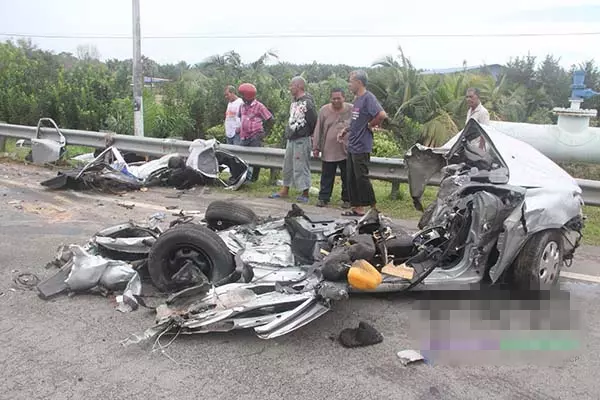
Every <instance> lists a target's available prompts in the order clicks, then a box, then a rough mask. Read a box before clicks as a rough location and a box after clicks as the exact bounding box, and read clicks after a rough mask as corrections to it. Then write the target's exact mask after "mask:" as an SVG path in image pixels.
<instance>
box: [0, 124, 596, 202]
mask: <svg viewBox="0 0 600 400" xmlns="http://www.w3.org/2000/svg"><path fill="white" fill-rule="evenodd" d="M61 132H62V133H63V135H64V136H65V138H66V139H67V145H78V146H89V147H95V148H103V147H104V146H105V143H106V135H107V134H105V133H101V132H89V131H80V130H74V129H61ZM35 136H36V127H33V126H24V125H11V124H0V144H2V142H3V141H4V140H3V138H4V137H12V138H19V139H31V138H34V137H35ZM41 136H42V137H44V138H53V139H58V136H57V134H56V132H55V131H54V130H53V129H48V128H42V129H41ZM112 137H113V138H114V143H113V144H114V146H116V147H117V148H118V149H120V150H124V151H135V152H137V153H140V154H146V155H150V156H163V155H165V154H169V153H179V154H182V155H187V154H188V149H189V146H190V142H188V141H184V140H175V139H155V138H147V137H139V136H128V135H113V136H112ZM0 147H2V146H0ZM221 147H222V148H223V149H224V150H227V151H229V152H231V153H233V154H235V155H237V156H238V157H240V158H242V159H244V160H245V161H246V162H247V163H248V164H250V165H254V166H259V167H264V168H269V169H270V170H271V177H272V179H273V178H274V177H275V172H276V171H278V170H280V169H281V167H282V165H283V156H284V153H285V151H284V150H283V149H275V148H268V147H241V146H232V145H226V144H222V145H221ZM310 168H311V171H313V172H321V162H320V161H319V160H318V159H312V160H311V166H310ZM369 175H370V176H371V178H373V179H377V180H383V181H388V182H391V183H392V189H391V193H390V195H391V197H392V198H393V199H396V198H397V197H398V191H399V187H400V183H405V182H408V174H407V170H406V168H405V165H404V160H402V159H399V158H384V157H372V158H371V164H370V166H369ZM577 183H578V184H579V186H580V187H581V189H582V190H583V197H584V200H585V202H586V204H587V205H593V206H600V181H593V180H589V179H577ZM430 185H435V186H437V185H439V177H438V178H435V177H434V178H433V179H432V180H431V182H430Z"/></svg>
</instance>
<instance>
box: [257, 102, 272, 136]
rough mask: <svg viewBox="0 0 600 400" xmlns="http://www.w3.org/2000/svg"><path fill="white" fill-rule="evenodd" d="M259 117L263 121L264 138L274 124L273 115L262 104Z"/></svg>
mask: <svg viewBox="0 0 600 400" xmlns="http://www.w3.org/2000/svg"><path fill="white" fill-rule="evenodd" d="M260 117H261V118H262V120H263V129H264V131H265V136H268V135H269V134H270V133H271V129H272V128H273V125H274V124H275V118H273V114H272V113H271V111H269V109H268V108H267V106H265V105H264V104H263V105H262V107H260Z"/></svg>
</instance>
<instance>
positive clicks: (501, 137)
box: [441, 119, 581, 193]
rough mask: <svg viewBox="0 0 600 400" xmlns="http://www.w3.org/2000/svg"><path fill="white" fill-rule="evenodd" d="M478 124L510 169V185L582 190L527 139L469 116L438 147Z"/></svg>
mask: <svg viewBox="0 0 600 400" xmlns="http://www.w3.org/2000/svg"><path fill="white" fill-rule="evenodd" d="M473 124H474V125H478V126H479V127H480V128H481V129H482V130H483V131H484V133H485V135H487V137H488V140H489V141H491V142H492V143H493V146H494V147H495V148H496V150H497V151H498V153H499V155H500V157H502V161H504V163H505V164H506V166H507V168H508V171H509V180H508V184H509V185H514V186H523V187H544V188H548V189H552V190H561V191H562V190H573V191H575V192H577V193H581V188H580V187H579V185H578V184H577V181H576V180H575V178H573V177H572V176H571V175H569V174H568V173H567V172H566V171H565V170H564V169H562V168H561V167H559V166H558V165H557V164H556V163H555V162H554V161H552V160H551V159H549V158H548V157H546V156H545V155H544V154H542V153H541V152H540V151H539V150H537V149H536V148H534V147H533V146H531V145H530V144H528V143H525V142H523V141H521V140H519V139H516V138H514V137H512V136H509V135H507V134H505V133H502V132H501V131H499V130H497V129H496V128H494V127H492V126H490V125H479V124H478V123H477V122H476V121H475V120H473V119H471V120H469V122H468V123H467V125H466V126H465V128H464V129H463V130H462V131H460V132H459V133H458V134H456V135H455V136H454V137H453V138H452V139H450V140H449V141H448V142H446V143H445V144H444V145H443V146H441V148H443V149H448V150H450V148H451V147H452V146H453V145H454V144H455V143H456V141H457V140H458V138H459V137H460V136H461V135H462V134H463V132H465V131H466V130H467V129H470V128H471V126H472V125H473Z"/></svg>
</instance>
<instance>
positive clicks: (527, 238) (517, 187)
mask: <svg viewBox="0 0 600 400" xmlns="http://www.w3.org/2000/svg"><path fill="white" fill-rule="evenodd" d="M480 138H483V139H484V141H485V142H486V149H487V150H486V151H485V152H482V151H481V150H480V149H479V148H478V147H477V146H475V147H474V146H473V145H472V143H473V142H474V141H475V142H477V143H479V139H480ZM198 151H200V150H198ZM200 153H202V151H200ZM406 161H407V166H408V168H409V185H410V190H411V196H412V197H413V199H414V202H415V205H416V206H417V207H420V199H421V195H422V193H423V190H424V187H425V185H426V183H427V181H428V180H429V179H430V178H431V177H432V176H433V175H434V174H435V173H436V172H440V171H439V170H440V169H441V173H442V183H441V186H440V190H439V192H438V196H437V198H436V200H435V202H434V203H433V205H432V206H428V207H427V208H426V209H425V208H424V207H420V208H422V209H423V210H425V212H424V213H423V217H422V219H421V224H420V225H421V227H420V230H419V231H418V232H416V233H414V234H408V233H406V232H405V231H403V230H402V229H399V228H397V227H395V226H394V224H393V223H392V221H391V220H389V219H388V218H386V217H385V216H383V215H382V214H381V213H380V212H379V211H377V210H375V209H372V210H370V211H369V212H368V213H367V214H365V215H364V216H363V217H361V218H360V219H359V220H348V219H341V220H336V219H334V218H328V217H324V216H315V215H310V214H308V213H306V212H305V211H304V210H303V209H301V208H300V207H298V206H297V205H295V204H294V205H292V207H291V210H290V211H289V212H288V214H287V215H286V216H284V217H282V218H259V217H258V216H256V214H254V212H252V210H250V209H248V208H247V207H244V206H243V205H240V204H237V203H234V202H231V203H230V202H215V203H213V204H211V205H209V207H208V208H207V210H206V215H205V220H204V221H197V220H196V218H195V217H194V215H183V214H181V215H179V214H178V219H177V220H175V221H172V222H170V223H169V227H168V228H166V229H162V228H160V227H159V226H157V224H156V221H154V223H153V225H152V227H150V226H146V227H142V226H141V225H138V224H135V223H130V224H132V225H129V226H127V225H121V226H117V227H112V228H108V229H107V230H105V231H103V232H102V233H101V234H98V235H95V237H94V238H93V239H92V240H91V243H90V248H89V249H86V250H85V252H84V251H81V250H80V249H79V248H78V247H74V249H75V250H77V258H76V257H75V254H74V257H73V260H71V261H70V262H71V263H73V264H74V263H75V261H77V262H78V263H79V269H78V270H79V271H81V272H80V273H83V272H86V274H85V275H83V276H81V277H78V278H77V279H75V277H76V276H79V275H73V276H72V277H71V275H68V277H67V278H66V279H64V280H63V282H64V283H65V285H67V286H68V285H69V284H70V285H73V284H74V283H75V282H77V283H78V284H79V285H76V287H77V288H80V289H84V288H89V287H92V286H93V285H98V284H99V285H102V284H103V282H104V283H106V284H108V283H107V282H106V281H105V280H103V277H104V274H105V273H109V272H107V271H111V273H110V275H109V276H113V275H112V268H111V269H108V266H111V267H114V268H116V269H115V272H114V274H116V275H117V276H118V277H119V279H115V281H114V282H113V281H110V283H115V284H116V282H117V281H118V282H119V283H121V284H125V285H126V289H125V294H124V296H123V299H122V300H121V303H122V304H127V300H131V299H135V298H136V295H137V296H139V293H140V291H141V289H140V287H141V285H140V284H139V282H140V280H139V275H138V274H133V275H131V270H130V269H129V268H128V265H127V264H128V263H129V264H132V263H134V262H135V263H139V268H138V269H137V270H136V272H138V271H139V272H141V271H142V268H143V269H145V270H147V272H148V275H149V276H150V280H151V282H152V284H153V285H154V286H155V287H156V288H158V289H159V290H160V291H162V292H164V293H165V294H166V295H168V296H169V297H168V298H167V299H166V300H165V301H164V302H163V304H160V305H159V306H158V307H157V308H156V321H155V325H154V326H153V327H151V328H149V329H148V330H147V331H146V332H144V333H143V334H141V335H134V336H132V337H130V338H128V339H127V340H125V341H124V342H123V344H124V345H130V344H133V343H140V342H142V341H145V340H149V339H151V338H154V337H156V336H157V335H159V336H162V335H165V334H169V335H170V334H175V335H180V334H200V333H207V332H224V331H232V330H236V329H253V330H254V332H255V333H256V335H257V336H258V337H259V338H262V339H272V338H276V337H279V336H282V335H285V334H288V333H290V332H293V331H295V330H297V329H299V328H301V327H303V326H305V325H306V324H308V323H310V322H311V321H314V320H315V319H317V318H319V317H321V316H323V315H324V314H326V313H327V312H328V311H329V310H331V306H332V304H333V303H334V302H336V301H341V300H344V299H347V298H348V297H349V295H350V294H351V293H355V292H397V291H407V290H428V289H438V288H452V289H456V288H462V289H468V288H476V289H485V288H486V287H487V286H489V285H493V284H497V283H508V284H510V285H512V286H513V287H516V288H519V289H527V290H547V289H553V288H554V287H555V286H556V284H557V282H558V279H559V275H560V270H561V268H562V267H563V266H565V265H566V266H568V265H569V264H568V262H569V261H570V260H571V259H572V258H573V254H574V252H575V250H576V249H577V247H578V245H579V243H580V240H581V237H582V234H581V231H582V229H583V215H582V206H583V201H582V198H581V189H580V188H579V187H578V186H577V184H576V181H575V180H574V179H573V178H572V177H570V176H569V175H568V174H567V173H566V172H565V171H563V170H562V169H560V168H559V167H558V166H556V164H554V163H552V162H551V161H550V160H548V159H547V158H545V157H544V156H543V155H541V154H540V153H539V152H537V151H536V150H535V149H533V148H531V147H527V146H526V145H525V144H523V143H521V142H519V141H516V140H514V139H512V138H509V137H506V136H505V135H503V134H501V133H500V132H497V131H495V130H493V128H491V127H482V126H480V125H479V124H477V122H475V121H473V120H471V121H469V123H468V124H467V126H466V127H465V129H464V130H463V131H462V132H461V133H460V134H459V135H457V136H456V137H455V138H453V139H452V140H451V141H450V142H449V143H448V144H447V145H445V146H443V147H442V148H439V149H429V148H424V147H423V146H420V145H417V146H415V147H413V148H411V149H410V150H409V152H408V153H407V155H406ZM198 165H200V164H198ZM414 171H416V173H415V172H414ZM557 182H559V183H560V184H559V185H558V186H557ZM107 251H109V252H111V253H107ZM110 260H113V261H116V263H112V262H111V261H110ZM132 260H133V261H132ZM84 261H85V262H84ZM92 261H93V262H92ZM83 265H90V266H89V267H88V268H83ZM92 266H95V267H92ZM60 273H62V274H63V276H64V273H65V272H59V274H60ZM117 273H119V274H117ZM74 279H75V281H74ZM105 279H107V278H106V277H105ZM126 281H127V283H125V282H126ZM42 286H43V284H40V287H42ZM110 286H113V285H110ZM128 289H129V292H128ZM40 291H41V289H40ZM128 293H130V294H128ZM133 304H134V307H131V308H135V303H133ZM123 307H125V306H123ZM358 329H359V331H360V330H361V329H362V330H363V331H370V328H369V326H367V325H365V324H363V325H361V326H359V328H358ZM359 331H353V332H354V333H352V335H354V336H356V334H357V333H358V332H359ZM347 332H350V331H347ZM346 335H350V336H352V335H351V334H350V333H346ZM352 343H354V342H352Z"/></svg>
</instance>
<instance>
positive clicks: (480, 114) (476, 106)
mask: <svg viewBox="0 0 600 400" xmlns="http://www.w3.org/2000/svg"><path fill="white" fill-rule="evenodd" d="M480 95H481V92H480V91H479V89H477V88H468V89H467V95H466V99H467V105H468V106H469V111H467V121H466V122H469V120H470V119H471V118H473V119H474V120H475V121H477V122H479V124H480V125H489V123H490V113H489V112H488V110H486V108H485V107H484V106H483V104H481V100H480V98H479V97H480ZM466 122H465V123H466Z"/></svg>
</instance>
